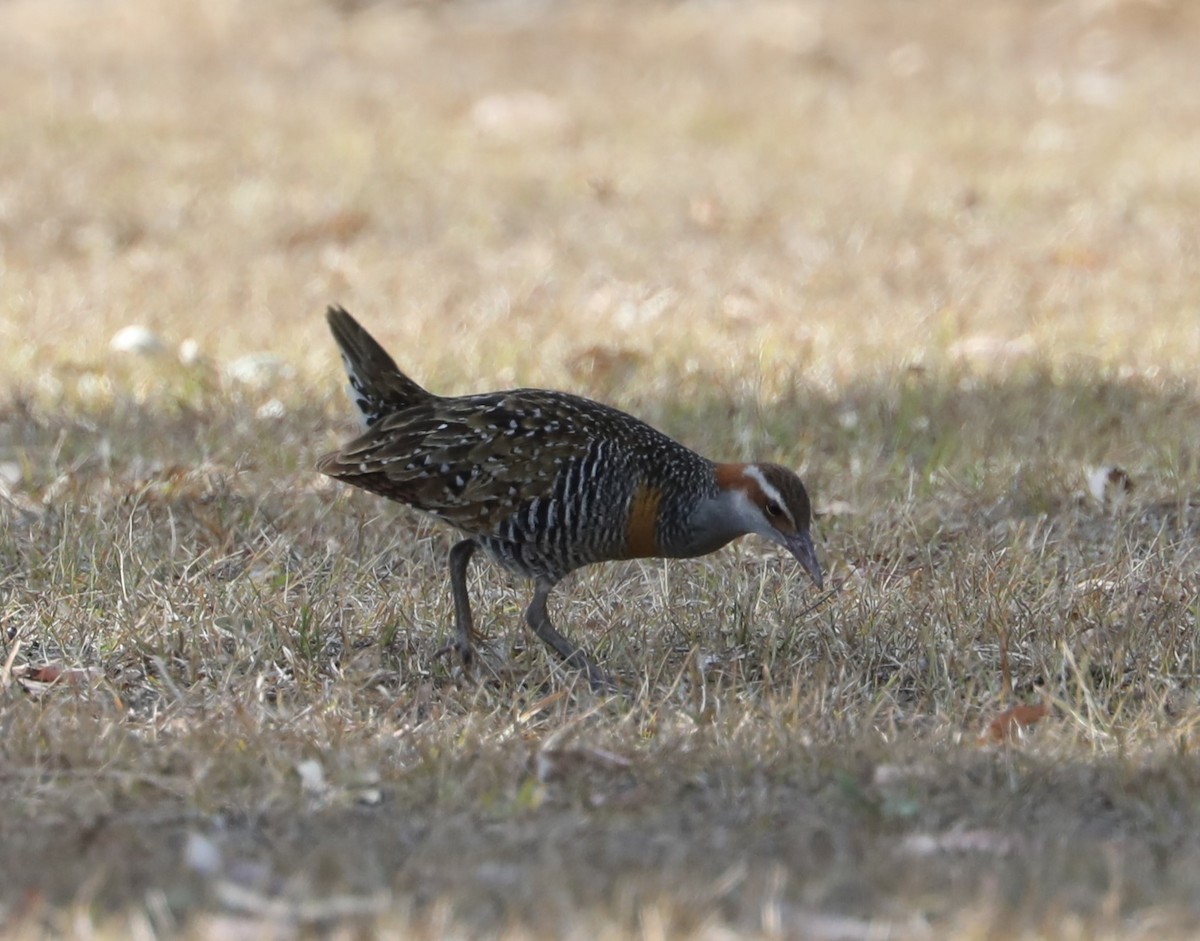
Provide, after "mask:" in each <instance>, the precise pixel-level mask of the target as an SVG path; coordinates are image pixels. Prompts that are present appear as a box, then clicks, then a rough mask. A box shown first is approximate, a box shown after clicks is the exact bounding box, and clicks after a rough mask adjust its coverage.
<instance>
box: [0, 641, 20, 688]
mask: <svg viewBox="0 0 1200 941" xmlns="http://www.w3.org/2000/svg"><path fill="white" fill-rule="evenodd" d="M20 650H21V638H19V637H16V638H13V642H12V648H11V649H10V650H9V651H8V656H7V657H5V658H4V666H3V667H0V689H5V688H6V687H7V686H8V684H9V681H10V680H11V679H12V665H13V663H14V662H15V661H16V659H17V654H18V653H19V652H20Z"/></svg>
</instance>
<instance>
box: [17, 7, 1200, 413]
mask: <svg viewBox="0 0 1200 941" xmlns="http://www.w3.org/2000/svg"><path fill="white" fill-rule="evenodd" d="M1198 48H1200V9H1197V7H1196V6H1195V5H1193V4H1189V3H1185V2H1181V0H1179V2H1171V0H1073V2H1055V3H1049V2H1041V0H1036V2H1035V0H988V2H974V3H969V4H964V3H958V2H954V0H922V2H906V3H880V2H877V0H849V2H841V3H831V2H802V0H796V2H766V0H762V2H755V0H751V2H744V3H732V2H717V0H710V2H701V0H696V2H679V3H644V2H606V3H599V2H532V0H530V2H495V3H483V2H480V3H466V2H463V3H458V2H428V3H400V2H376V3H371V2H354V0H340V2H337V0H326V2H320V0H276V2H258V3H249V2H238V0H211V2H206V3H202V4H187V3H162V2H158V0H98V2H93V3H78V2H75V0H5V2H3V3H0V273H2V277H0V350H2V352H0V362H2V364H3V367H4V369H5V371H6V373H7V375H8V376H9V377H10V380H11V381H19V382H21V383H24V384H29V385H30V386H31V387H36V386H37V384H38V383H39V382H41V383H42V386H43V387H44V388H43V391H44V392H48V393H50V394H58V391H61V390H57V385H61V384H62V383H63V382H67V383H68V384H70V383H71V382H78V381H80V380H81V379H82V378H85V377H86V376H88V375H89V374H91V373H96V374H98V375H99V376H100V378H101V380H102V381H100V382H99V383H98V384H97V382H95V381H92V380H87V381H86V382H85V385H86V388H87V389H91V390H92V391H93V392H96V393H97V394H100V392H102V391H103V390H102V388H99V387H103V386H104V384H105V381H107V380H104V373H105V370H106V369H107V366H106V365H105V364H106V363H109V362H110V360H111V357H112V354H111V353H110V352H109V350H108V345H109V343H110V340H112V338H113V337H114V335H115V334H117V332H118V331H120V330H121V329H122V328H124V327H127V326H131V325H136V326H141V327H144V328H145V329H146V330H147V331H149V334H150V335H149V336H148V337H147V336H145V335H142V336H141V338H140V340H137V339H136V338H133V339H131V338H130V337H129V336H126V338H125V344H126V346H133V347H138V348H139V349H140V348H142V347H145V348H147V349H149V348H151V347H154V348H156V349H157V350H158V355H159V356H161V357H166V359H165V360H160V363H161V362H167V361H170V362H174V361H175V360H176V359H178V358H179V357H180V348H181V345H183V344H185V341H191V342H190V343H186V345H184V346H183V350H182V356H183V360H184V362H185V363H187V362H196V361H205V362H210V363H212V364H214V365H215V366H216V367H218V368H225V367H226V366H227V365H228V364H229V363H230V362H232V361H234V360H236V359H238V358H239V357H243V356H244V355H245V354H246V353H248V352H260V353H269V354H270V355H269V356H268V357H265V359H264V361H267V362H270V363H274V362H275V361H274V359H273V358H272V357H279V358H280V360H282V361H283V362H284V363H286V364H287V366H288V368H289V369H297V368H298V369H299V370H300V371H301V375H306V374H307V373H309V372H314V373H319V374H320V375H321V376H322V377H327V376H330V375H332V374H334V373H335V372H336V369H337V363H336V360H335V358H334V357H333V356H332V355H331V354H330V349H329V343H328V341H327V339H326V337H325V335H324V331H325V327H324V324H323V320H322V317H321V313H322V311H323V309H324V307H325V305H326V304H327V303H330V302H340V303H342V304H344V305H345V306H346V307H348V308H349V309H350V310H351V311H353V312H355V313H356V314H358V315H359V316H360V317H361V319H362V320H363V321H364V323H366V324H367V325H368V326H369V327H370V328H371V329H373V330H374V331H375V332H376V333H377V334H378V335H379V336H380V338H381V340H383V342H384V343H385V345H387V346H389V348H391V349H392V350H393V351H394V353H395V354H396V355H397V357H398V358H399V359H400V360H401V362H402V363H404V364H406V365H407V366H408V367H409V368H410V369H411V370H412V371H413V372H414V373H415V374H416V375H417V376H418V377H419V378H421V379H422V380H424V381H426V382H427V383H428V384H430V385H431V386H433V387H435V388H444V389H447V390H453V391H467V390H468V389H475V388H482V387H485V386H494V385H497V384H507V383H515V382H520V383H522V384H526V383H528V384H545V385H553V386H559V387H562V386H568V387H572V388H582V389H584V390H591V391H592V392H593V393H594V394H607V395H615V396H616V397H617V398H620V394H619V391H618V390H619V389H620V387H622V386H623V384H624V383H626V382H627V381H634V382H635V384H636V385H637V387H638V388H639V389H641V390H643V391H645V392H646V393H647V394H656V395H657V394H662V393H665V392H667V391H668V390H669V389H670V388H671V383H673V382H676V381H679V380H680V377H685V378H686V377H687V376H689V375H692V374H698V375H701V376H702V377H704V378H703V382H706V383H711V382H714V381H720V377H722V376H730V375H734V374H736V375H738V376H741V377H746V376H751V377H752V378H751V381H752V383H753V384H754V389H753V390H752V391H755V392H756V393H757V394H763V395H770V394H772V393H780V392H782V391H785V390H786V389H787V388H788V387H790V385H791V384H792V383H794V382H796V381H798V379H802V380H803V381H804V382H806V383H812V384H816V385H818V386H820V387H824V388H828V389H830V390H831V391H833V390H836V388H838V387H841V386H843V385H844V384H846V383H848V382H854V381H857V380H860V379H862V377H863V376H864V375H865V374H870V373H875V372H878V371H881V370H882V371H889V370H894V369H895V368H897V367H899V366H914V365H915V366H917V367H927V366H935V365H937V364H938V363H940V362H945V361H947V360H951V361H968V362H970V363H971V364H972V368H974V366H976V365H982V367H983V368H990V366H991V365H995V364H997V363H999V364H1002V365H1004V366H1005V367H1008V366H1011V365H1012V364H1013V363H1014V362H1020V361H1027V360H1030V359H1035V360H1038V361H1042V362H1045V361H1049V362H1060V361H1066V360H1074V361H1079V360H1081V359H1082V360H1086V361H1088V362H1095V363H1098V364H1103V365H1105V366H1114V365H1115V366H1123V367H1126V368H1129V369H1135V370H1138V369H1147V368H1150V367H1151V366H1153V367H1154V368H1157V369H1163V368H1166V369H1172V370H1175V369H1177V370H1181V371H1190V370H1191V369H1192V367H1193V365H1194V364H1195V363H1196V362H1197V361H1198V358H1200V327H1198V326H1197V320H1198V318H1197V316H1196V314H1197V313H1198V312H1200V279H1198V278H1197V225H1198V223H1197V219H1200V95H1197V94H1196V93H1195V89H1197V88H1200V56H1197V55H1196V50H1197V49H1198ZM120 345H121V343H120V342H118V346H120ZM55 371H56V372H55ZM51 372H55V374H56V376H57V378H47V376H48V374H49V373H51ZM93 378H94V377H93ZM88 382H90V385H88V384H87V383H88ZM98 388H99V391H97V389H98ZM70 391H71V390H70V389H67V393H70ZM297 392H299V390H297Z"/></svg>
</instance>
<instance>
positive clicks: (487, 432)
mask: <svg viewBox="0 0 1200 941" xmlns="http://www.w3.org/2000/svg"><path fill="white" fill-rule="evenodd" d="M572 398H573V397H567V396H559V395H555V394H553V393H542V392H536V391H532V390H516V391H514V392H502V393H495V394H491V395H477V396H465V397H463V398H453V399H449V398H436V399H433V400H432V401H430V402H428V403H425V404H421V405H418V406H415V407H412V408H406V409H402V410H400V411H397V412H393V413H391V414H389V415H386V416H384V417H382V418H381V419H380V420H379V421H378V422H377V423H376V424H375V425H373V426H372V427H371V428H370V430H368V431H367V433H366V434H364V435H362V436H361V437H359V438H357V439H356V440H354V441H352V442H350V443H349V444H347V445H346V446H345V447H344V448H342V449H341V450H340V451H337V452H335V453H333V454H330V455H328V456H327V457H325V458H323V459H322V460H321V462H320V464H319V465H318V469H319V470H320V471H321V472H322V473H325V474H328V475H329V476H331V477H336V478H338V479H339V480H343V481H345V482H346V483H350V484H354V485H355V486H358V487H362V488H363V489H365V490H369V491H371V492H373V493H378V494H380V495H382V496H385V497H389V498H391V499H393V500H398V501H400V502H402V503H407V504H409V505H411V506H414V507H416V508H417V509H420V510H424V511H426V512H428V513H432V514H434V515H436V516H438V517H440V518H442V519H444V520H446V521H447V522H448V523H451V524H452V525H454V526H457V527H459V528H460V529H462V530H464V531H466V532H469V533H488V532H492V531H494V530H495V528H496V526H497V525H498V524H499V522H500V521H501V520H502V519H504V518H505V517H507V516H508V515H510V514H511V513H512V512H513V511H514V510H516V509H517V508H518V507H520V506H521V505H522V504H524V503H526V502H527V501H530V500H533V499H536V498H539V497H547V496H549V495H550V493H551V491H552V489H553V487H554V483H555V480H556V478H557V476H558V474H559V472H560V470H561V469H562V468H563V466H564V465H565V464H566V463H567V462H569V461H570V460H571V459H572V458H574V457H577V456H579V455H581V454H582V453H583V450H584V448H585V447H586V445H587V443H588V441H589V433H590V431H591V430H592V429H591V428H590V427H589V422H588V419H587V416H586V415H584V414H582V413H581V412H580V411H579V410H578V409H577V408H574V407H571V403H570V399H572Z"/></svg>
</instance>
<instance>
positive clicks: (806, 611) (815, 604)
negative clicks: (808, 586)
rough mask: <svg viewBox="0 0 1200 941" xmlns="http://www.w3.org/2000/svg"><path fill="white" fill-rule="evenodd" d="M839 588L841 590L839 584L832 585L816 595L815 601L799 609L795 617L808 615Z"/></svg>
mask: <svg viewBox="0 0 1200 941" xmlns="http://www.w3.org/2000/svg"><path fill="white" fill-rule="evenodd" d="M841 590H842V586H841V585H834V586H833V587H832V588H830V589H829V590H828V591H826V592H824V593H822V594H820V595H818V596H817V599H816V601H814V602H813V603H812V604H810V605H809V606H808V607H807V608H805V609H804V610H803V611H801V612H800V613H799V614H797V615H796V618H797V619H799V618H803V617H808V615H810V614H812V613H813V612H814V611H816V610H817V608H819V607H821V606H822V605H823V604H825V602H826V601H828V600H829V599H830V598H832V597H833V596H834V595H836V594H837V593H838V592H839V591H841Z"/></svg>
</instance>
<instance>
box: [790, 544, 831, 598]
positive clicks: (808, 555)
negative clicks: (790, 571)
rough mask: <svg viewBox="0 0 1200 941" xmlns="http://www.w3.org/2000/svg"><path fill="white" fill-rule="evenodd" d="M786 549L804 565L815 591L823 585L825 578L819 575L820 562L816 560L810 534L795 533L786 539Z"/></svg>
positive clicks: (815, 551) (815, 552)
mask: <svg viewBox="0 0 1200 941" xmlns="http://www.w3.org/2000/svg"><path fill="white" fill-rule="evenodd" d="M787 547H788V551H789V552H791V554H792V555H794V556H795V557H796V561H797V562H799V563H800V564H801V565H803V566H804V571H806V572H808V575H809V577H810V578H811V579H812V580H813V584H814V585H816V586H817V591H820V590H821V589H822V588H824V587H825V579H824V578H822V577H821V563H820V562H818V561H817V550H816V549H814V548H813V543H812V536H810V535H809V534H808V533H807V532H802V533H796V535H794V536H790V537H789V538H788V540H787Z"/></svg>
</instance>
